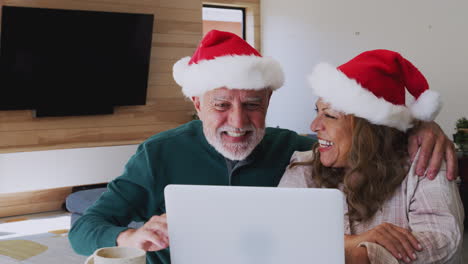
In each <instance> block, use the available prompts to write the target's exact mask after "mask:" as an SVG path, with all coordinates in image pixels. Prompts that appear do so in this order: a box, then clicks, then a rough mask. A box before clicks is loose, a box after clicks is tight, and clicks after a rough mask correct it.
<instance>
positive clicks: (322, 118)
mask: <svg viewBox="0 0 468 264" xmlns="http://www.w3.org/2000/svg"><path fill="white" fill-rule="evenodd" d="M315 106H316V109H315V110H316V111H317V116H316V117H315V119H314V121H312V124H311V125H310V129H311V130H312V131H313V132H316V133H317V137H318V140H319V144H320V145H319V147H318V150H319V151H320V162H321V163H322V165H323V166H325V167H335V168H346V167H347V165H348V162H347V161H348V153H349V151H350V149H351V142H352V131H353V130H352V116H350V115H345V114H343V113H340V112H338V111H336V110H333V109H332V108H331V106H330V104H328V103H325V102H323V101H322V99H319V100H318V101H317V103H316V104H315Z"/></svg>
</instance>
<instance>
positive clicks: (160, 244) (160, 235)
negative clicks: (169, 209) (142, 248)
mask: <svg viewBox="0 0 468 264" xmlns="http://www.w3.org/2000/svg"><path fill="white" fill-rule="evenodd" d="M142 228H143V229H144V230H145V232H147V235H148V236H147V237H148V238H150V239H148V241H149V242H151V243H152V244H153V245H154V246H152V247H151V250H148V251H157V250H161V249H164V248H167V247H168V246H169V234H168V230H167V221H166V216H165V215H162V216H158V215H155V216H153V217H151V219H150V220H149V221H148V222H146V223H145V225H144V226H143V227H142Z"/></svg>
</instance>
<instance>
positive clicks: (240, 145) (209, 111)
mask: <svg viewBox="0 0 468 264" xmlns="http://www.w3.org/2000/svg"><path fill="white" fill-rule="evenodd" d="M270 96H271V91H270V90H268V89H263V90H258V91H256V90H237V89H233V90H231V89H227V88H218V89H215V90H212V91H209V92H206V93H205V94H204V95H203V96H201V97H196V96H195V97H192V101H193V104H194V105H195V108H196V109H197V112H198V116H199V117H200V119H201V121H202V122H203V132H204V134H205V137H206V139H207V141H208V143H210V144H211V145H212V146H213V147H214V148H215V149H216V150H217V151H218V152H219V153H221V154H222V155H223V156H224V157H226V158H228V159H230V160H243V159H245V158H246V157H247V156H248V155H249V154H250V153H251V152H252V150H254V149H255V147H256V146H257V145H258V143H260V141H261V140H262V138H263V136H264V135H265V116H266V112H267V109H268V104H269V102H270Z"/></svg>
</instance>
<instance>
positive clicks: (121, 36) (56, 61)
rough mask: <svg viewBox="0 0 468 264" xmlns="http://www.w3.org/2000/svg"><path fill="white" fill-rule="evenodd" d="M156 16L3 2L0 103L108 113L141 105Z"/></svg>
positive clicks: (57, 112) (39, 112)
mask: <svg viewBox="0 0 468 264" xmlns="http://www.w3.org/2000/svg"><path fill="white" fill-rule="evenodd" d="M153 23H154V17H153V15H150V14H129V13H109V12H94V11H75V10H59V9H44V8H25V7H11V6H3V8H2V25H1V40H0V45H1V46H0V110H18V109H34V110H36V116H64V115H87V114H109V113H112V112H113V107H114V106H121V105H144V104H145V102H146V91H147V84H148V73H149V63H150V53H151V41H152V33H153Z"/></svg>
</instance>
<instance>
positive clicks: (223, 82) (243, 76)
mask: <svg viewBox="0 0 468 264" xmlns="http://www.w3.org/2000/svg"><path fill="white" fill-rule="evenodd" d="M173 76H174V80H175V81H176V82H177V84H179V85H180V86H182V92H183V93H184V95H185V96H187V97H191V96H200V95H202V94H204V93H205V92H207V91H209V90H213V89H216V88H220V87H226V88H228V89H247V90H261V89H265V88H270V89H272V90H276V89H278V88H280V87H281V86H282V85H283V83H284V75H283V70H282V69H281V66H280V65H279V63H278V62H276V61H275V60H273V59H272V58H266V57H262V56H261V55H260V53H259V52H258V51H257V50H255V49H254V48H253V47H252V46H250V45H249V44H248V43H247V42H246V41H245V40H243V39H241V38H240V37H238V36H237V35H235V34H232V33H229V32H223V31H218V30H212V31H210V32H208V33H207V34H206V36H205V37H204V38H203V39H202V41H201V42H200V44H199V46H198V48H197V50H196V51H195V53H194V54H193V56H192V57H191V58H190V57H185V58H182V59H180V60H179V61H178V62H176V63H175V64H174V67H173Z"/></svg>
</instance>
